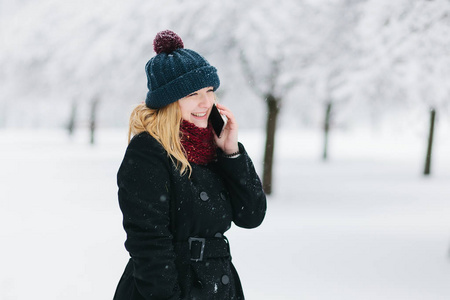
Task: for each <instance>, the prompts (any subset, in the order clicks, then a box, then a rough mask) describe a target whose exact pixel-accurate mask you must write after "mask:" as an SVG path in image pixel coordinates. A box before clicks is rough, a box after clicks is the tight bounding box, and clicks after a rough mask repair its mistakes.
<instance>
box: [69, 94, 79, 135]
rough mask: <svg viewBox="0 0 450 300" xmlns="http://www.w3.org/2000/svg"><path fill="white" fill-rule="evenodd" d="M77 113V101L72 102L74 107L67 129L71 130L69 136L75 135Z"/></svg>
mask: <svg viewBox="0 0 450 300" xmlns="http://www.w3.org/2000/svg"><path fill="white" fill-rule="evenodd" d="M76 115H77V103H76V102H73V103H72V108H71V110H70V116H69V122H68V123H67V131H68V132H69V136H72V135H73V132H74V131H75V118H76Z"/></svg>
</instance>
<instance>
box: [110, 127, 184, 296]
mask: <svg viewBox="0 0 450 300" xmlns="http://www.w3.org/2000/svg"><path fill="white" fill-rule="evenodd" d="M151 142H154V143H151ZM155 143H157V142H156V141H155V140H152V138H151V137H150V136H148V135H147V136H136V137H135V138H133V140H132V141H131V143H130V145H129V146H128V148H127V151H126V153H125V157H124V159H123V162H122V164H121V166H120V168H119V172H118V174H117V183H118V186H119V192H118V196H119V204H120V209H121V210H122V213H123V226H124V229H125V231H126V234H127V239H126V242H125V247H126V249H127V250H128V252H129V253H130V256H131V259H132V263H133V265H134V272H133V276H134V279H135V284H136V287H137V289H138V290H139V292H140V294H142V296H143V297H144V299H179V298H180V296H179V288H178V283H177V282H178V281H177V271H176V268H175V254H174V250H173V244H172V240H173V236H172V234H171V231H170V225H169V223H170V208H169V205H170V199H169V197H170V193H169V191H170V177H169V172H170V169H169V167H170V165H169V163H168V159H167V155H166V154H165V152H163V150H162V148H161V147H157V146H159V144H158V145H157V146H155Z"/></svg>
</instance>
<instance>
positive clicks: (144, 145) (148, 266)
mask: <svg viewBox="0 0 450 300" xmlns="http://www.w3.org/2000/svg"><path fill="white" fill-rule="evenodd" d="M153 44H154V49H155V52H156V53H157V55H156V56H154V57H153V58H151V59H150V60H149V62H148V63H147V64H146V74H147V80H148V84H147V86H148V89H149V91H148V93H147V98H146V101H145V104H141V105H138V106H137V107H136V108H135V110H134V111H133V113H132V115H131V118H130V129H129V145H128V148H127V150H126V153H125V157H124V159H123V162H122V164H121V166H120V169H119V172H118V175H117V181H118V186H119V192H118V195H119V204H120V208H121V210H122V213H123V226H124V228H125V231H126V233H127V240H126V242H125V247H126V249H127V250H128V252H129V253H130V256H131V258H130V260H129V262H128V264H127V266H126V268H125V271H124V274H123V275H122V278H121V280H120V282H119V285H118V287H117V290H116V294H115V296H114V299H115V300H122V299H123V300H124V299H126V300H130V299H133V300H134V299H136V300H137V299H197V300H203V299H204V300H211V299H220V300H225V299H244V295H243V292H242V287H241V284H240V281H239V277H238V275H237V273H236V270H235V269H234V267H233V264H232V263H231V256H230V251H229V244H228V240H227V239H226V238H225V236H224V235H223V234H224V232H225V231H227V230H228V229H229V228H230V226H231V222H234V223H235V224H236V225H237V226H240V227H244V228H254V227H257V226H259V225H260V224H261V222H262V220H263V219H264V215H265V211H266V198H265V195H264V192H263V190H262V187H261V182H260V180H259V178H258V176H257V174H256V172H255V169H254V167H253V164H252V162H251V160H250V158H249V157H248V155H247V153H246V151H245V149H244V147H243V146H242V144H240V143H238V141H237V136H238V125H237V123H236V119H235V118H234V116H233V114H232V113H231V111H229V110H228V109H227V108H226V107H225V106H223V105H217V107H218V108H219V109H220V111H221V114H223V115H225V116H226V117H227V118H228V122H227V124H226V127H225V129H224V131H223V133H222V134H221V136H220V138H218V137H217V135H215V134H214V133H213V131H212V130H211V126H210V125H209V124H208V116H209V114H210V112H211V108H212V106H213V104H214V102H215V96H214V91H215V90H217V88H218V87H219V84H220V82H219V77H218V76H217V71H216V69H215V68H214V67H213V66H211V65H210V64H209V63H208V62H207V61H206V60H205V59H204V58H203V57H202V56H200V55H199V54H198V53H196V52H195V51H192V50H189V49H184V48H183V42H182V41H181V39H180V38H179V37H178V36H177V35H176V34H175V33H173V32H171V31H163V32H160V33H158V34H157V36H156V38H155V40H154V42H153ZM131 137H132V139H131V141H130V138H131Z"/></svg>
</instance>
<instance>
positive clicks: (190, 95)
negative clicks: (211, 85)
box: [186, 93, 197, 97]
mask: <svg viewBox="0 0 450 300" xmlns="http://www.w3.org/2000/svg"><path fill="white" fill-rule="evenodd" d="M195 95H197V93H192V94H189V95H187V96H186V97H192V96H195Z"/></svg>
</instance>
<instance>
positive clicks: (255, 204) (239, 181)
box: [218, 143, 267, 228]
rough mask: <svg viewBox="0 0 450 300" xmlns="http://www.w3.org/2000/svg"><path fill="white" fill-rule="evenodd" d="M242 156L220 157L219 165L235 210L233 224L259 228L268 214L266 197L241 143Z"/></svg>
mask: <svg viewBox="0 0 450 300" xmlns="http://www.w3.org/2000/svg"><path fill="white" fill-rule="evenodd" d="M239 152H240V153H241V155H240V156H239V157H237V158H225V157H223V156H221V155H220V153H219V155H218V163H219V166H220V169H221V170H222V172H223V174H224V178H225V184H226V186H227V189H228V192H229V194H230V201H231V206H232V209H233V222H234V223H235V224H236V225H237V226H240V227H244V228H254V227H257V226H259V225H260V224H261V223H262V221H263V219H264V216H265V214H266V208H267V202H266V195H265V194H264V191H263V189H262V184H261V181H260V179H259V177H258V175H257V174H256V171H255V167H254V166H253V163H252V161H251V159H250V157H249V156H248V154H247V152H246V151H245V148H244V146H243V145H242V144H241V143H239Z"/></svg>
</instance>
